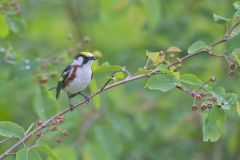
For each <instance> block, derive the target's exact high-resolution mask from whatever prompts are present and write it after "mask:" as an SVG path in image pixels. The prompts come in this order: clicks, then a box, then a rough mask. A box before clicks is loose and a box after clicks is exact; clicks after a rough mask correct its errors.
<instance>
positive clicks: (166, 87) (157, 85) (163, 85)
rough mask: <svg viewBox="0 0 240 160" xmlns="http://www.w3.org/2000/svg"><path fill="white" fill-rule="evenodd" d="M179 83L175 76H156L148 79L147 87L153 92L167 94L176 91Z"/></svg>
mask: <svg viewBox="0 0 240 160" xmlns="http://www.w3.org/2000/svg"><path fill="white" fill-rule="evenodd" d="M177 82H178V81H177V79H176V78H175V76H174V75H167V74H166V75H165V74H164V75H155V76H152V77H151V78H149V79H148V81H147V83H146V85H145V87H147V88H148V89H151V90H154V89H156V90H160V91H163V92H167V91H170V90H172V89H174V88H175V86H176V84H177Z"/></svg>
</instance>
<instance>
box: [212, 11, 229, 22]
mask: <svg viewBox="0 0 240 160" xmlns="http://www.w3.org/2000/svg"><path fill="white" fill-rule="evenodd" d="M213 19H214V21H216V22H218V23H226V22H228V21H230V19H228V18H225V17H222V16H219V15H217V14H215V13H214V14H213Z"/></svg>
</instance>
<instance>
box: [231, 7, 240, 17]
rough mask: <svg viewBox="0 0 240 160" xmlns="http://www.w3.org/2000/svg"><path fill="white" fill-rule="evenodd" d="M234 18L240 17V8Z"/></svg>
mask: <svg viewBox="0 0 240 160" xmlns="http://www.w3.org/2000/svg"><path fill="white" fill-rule="evenodd" d="M233 17H234V18H239V17H240V9H238V10H237V11H236V12H235V13H234V16H233Z"/></svg>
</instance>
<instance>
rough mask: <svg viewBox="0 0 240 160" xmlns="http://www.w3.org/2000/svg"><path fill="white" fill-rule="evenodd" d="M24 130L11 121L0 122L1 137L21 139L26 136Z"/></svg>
mask: <svg viewBox="0 0 240 160" xmlns="http://www.w3.org/2000/svg"><path fill="white" fill-rule="evenodd" d="M24 133H25V131H24V128H23V127H21V126H19V125H18V124H16V123H13V122H9V121H0V135H1V136H4V137H12V136H14V137H19V138H22V137H23V136H24Z"/></svg>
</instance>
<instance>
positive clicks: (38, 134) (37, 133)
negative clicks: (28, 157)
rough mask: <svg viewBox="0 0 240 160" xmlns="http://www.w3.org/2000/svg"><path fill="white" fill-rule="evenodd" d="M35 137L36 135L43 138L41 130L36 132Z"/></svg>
mask: <svg viewBox="0 0 240 160" xmlns="http://www.w3.org/2000/svg"><path fill="white" fill-rule="evenodd" d="M34 135H35V136H36V137H41V136H42V132H41V131H40V130H36V131H35V133H34Z"/></svg>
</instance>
